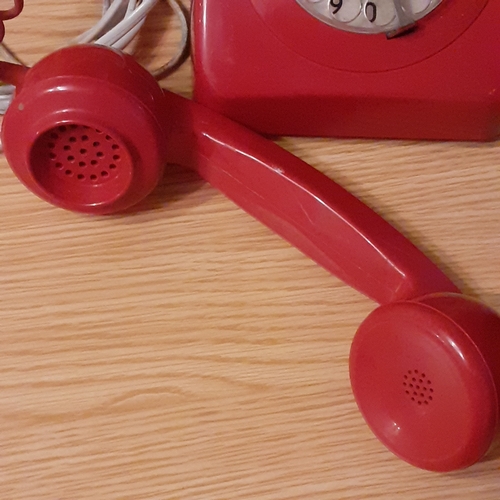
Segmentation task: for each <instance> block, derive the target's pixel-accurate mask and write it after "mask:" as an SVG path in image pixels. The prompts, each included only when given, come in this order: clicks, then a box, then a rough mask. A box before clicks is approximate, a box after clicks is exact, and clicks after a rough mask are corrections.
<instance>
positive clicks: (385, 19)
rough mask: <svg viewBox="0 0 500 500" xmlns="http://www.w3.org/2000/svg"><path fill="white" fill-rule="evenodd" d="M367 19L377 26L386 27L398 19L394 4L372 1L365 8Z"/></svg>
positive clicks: (379, 0) (380, 0) (378, 0)
mask: <svg viewBox="0 0 500 500" xmlns="http://www.w3.org/2000/svg"><path fill="white" fill-rule="evenodd" d="M363 14H364V15H365V17H366V19H367V20H368V21H369V22H370V23H371V24H372V25H375V26H386V25H388V24H390V23H391V22H392V21H394V19H395V18H396V8H395V7H394V4H393V3H392V2H387V1H383V0H370V1H368V2H366V3H365V5H364V7H363Z"/></svg>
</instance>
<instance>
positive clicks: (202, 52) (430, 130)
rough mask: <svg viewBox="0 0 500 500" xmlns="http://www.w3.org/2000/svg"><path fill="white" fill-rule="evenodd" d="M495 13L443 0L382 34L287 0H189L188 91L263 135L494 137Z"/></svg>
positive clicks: (498, 126) (497, 9) (497, 119)
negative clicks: (411, 25)
mask: <svg viewBox="0 0 500 500" xmlns="http://www.w3.org/2000/svg"><path fill="white" fill-rule="evenodd" d="M499 18H500V3H499V2H496V1H493V0H489V1H488V0H474V1H470V0H445V1H444V2H443V3H442V5H440V6H439V7H437V8H436V9H435V11H433V12H432V13H431V14H429V15H428V16H427V17H425V18H424V19H422V20H421V21H419V22H418V28H417V29H416V30H415V31H413V32H410V33H408V34H406V35H404V36H401V37H398V38H394V39H391V40H388V39H387V38H386V37H385V35H383V34H381V35H362V34H355V33H348V32H345V31H341V30H338V29H335V28H332V27H330V26H328V25H326V24H324V23H322V22H320V21H318V20H317V19H315V18H313V17H312V16H311V15H310V14H308V13H307V12H306V11H305V10H304V9H303V8H301V7H300V6H299V5H298V4H297V2H296V1H295V0H274V1H272V2H269V1H267V0H241V1H238V2H233V1H231V0H221V1H219V2H211V1H209V0H195V1H194V2H193V18H192V26H193V61H194V69H195V98H196V100H198V101H199V102H201V103H203V104H205V105H206V106H209V107H211V108H212V109H214V110H216V111H218V112H220V113H222V114H224V115H226V116H228V117H230V118H232V119H234V120H235V121H238V122H240V123H242V124H245V125H246V126H248V127H250V128H252V129H254V130H256V131H259V132H262V133H266V134H271V135H298V136H330V137H373V138H404V139H439V140H478V141H487V140H493V139H496V138H497V137H498V136H499V135H500V90H499V89H500V65H499V64H498V61H499V60H500V37H498V27H497V20H498V19H499Z"/></svg>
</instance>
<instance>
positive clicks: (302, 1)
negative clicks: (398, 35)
mask: <svg viewBox="0 0 500 500" xmlns="http://www.w3.org/2000/svg"><path fill="white" fill-rule="evenodd" d="M297 2H298V3H299V5H301V6H302V7H303V8H304V9H305V10H307V11H308V12H309V13H310V14H312V15H313V16H314V17H316V18H317V19H319V20H320V21H323V22H324V23H326V24H329V25H330V26H333V27H335V28H339V29H342V30H345V31H353V32H356V33H368V34H370V33H391V32H397V31H398V30H402V29H404V28H405V27H408V26H412V25H413V24H414V23H415V22H416V21H418V20H419V19H422V18H423V17H424V16H426V15H427V14H429V12H431V11H432V10H434V9H435V8H436V7H437V6H438V5H439V4H440V3H441V2H442V0H297Z"/></svg>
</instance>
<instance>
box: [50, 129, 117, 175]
mask: <svg viewBox="0 0 500 500" xmlns="http://www.w3.org/2000/svg"><path fill="white" fill-rule="evenodd" d="M42 140H43V143H44V148H45V152H46V153H45V154H46V161H48V164H49V166H50V168H52V169H54V172H55V173H56V175H58V176H62V177H61V179H63V178H64V180H65V182H75V183H78V184H80V185H81V184H82V183H84V184H85V183H89V184H91V185H95V184H101V183H104V182H110V181H112V180H113V179H114V178H116V177H117V176H118V175H119V173H120V163H121V155H120V153H121V151H120V145H119V144H118V143H117V141H115V140H114V139H113V137H112V136H111V135H109V134H106V135H103V132H102V131H101V130H99V129H95V128H91V127H88V126H83V125H77V124H69V125H60V126H58V127H56V128H54V129H52V130H50V131H49V132H47V133H45V134H44V138H43V139H42ZM68 153H69V154H68ZM75 164H77V165H78V167H79V168H78V170H79V171H78V175H73V170H72V169H71V168H73V167H72V166H73V165H75ZM70 165H71V168H69V167H70ZM69 172H70V173H69Z"/></svg>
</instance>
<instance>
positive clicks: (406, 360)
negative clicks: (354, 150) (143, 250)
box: [0, 46, 500, 471]
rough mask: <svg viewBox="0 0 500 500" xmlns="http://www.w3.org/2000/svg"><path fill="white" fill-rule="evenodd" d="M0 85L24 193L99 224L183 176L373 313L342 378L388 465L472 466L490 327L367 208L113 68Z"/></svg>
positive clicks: (495, 345) (62, 61) (489, 357)
mask: <svg viewBox="0 0 500 500" xmlns="http://www.w3.org/2000/svg"><path fill="white" fill-rule="evenodd" d="M104 69H105V70H104ZM0 77H1V78H2V79H3V80H4V81H7V82H9V83H11V84H13V85H16V86H17V92H16V96H15V98H14V100H13V102H12V104H11V106H10V107H9V109H8V110H7V113H6V115H5V117H4V121H3V125H2V141H3V146H4V150H5V155H6V157H7V160H8V162H9V164H10V166H11V167H12V169H13V171H14V172H15V173H16V175H17V176H18V178H19V179H20V180H21V181H22V182H23V183H24V184H25V186H26V187H27V188H28V189H30V190H31V191H33V192H34V193H35V194H37V195H38V196H39V197H41V198H42V199H44V200H46V201H48V202H50V203H53V204H54V205H57V206H60V207H63V208H65V209H69V210H74V211H78V212H85V213H91V214H106V213H113V212H116V211H121V210H125V209H126V208H127V207H130V206H132V205H134V204H135V203H137V202H138V201H140V200H141V199H142V198H144V197H145V196H147V195H148V193H150V192H151V190H152V189H153V188H154V187H155V185H156V184H157V182H158V181H159V179H160V177H161V175H162V170H163V166H164V164H165V163H166V162H167V161H168V162H173V163H178V164H181V165H185V166H187V167H190V168H192V169H194V170H195V171H196V172H198V173H199V174H200V175H201V176H202V177H203V178H204V179H206V180H207V181H208V182H209V183H211V184H212V185H213V186H214V187H215V188H217V189H219V190H220V191H221V192H222V193H224V194H225V195H226V196H228V197H229V198H231V199H232V200H233V201H234V202H235V203H237V204H238V205H239V206H241V207H242V208H243V209H245V210H246V211H248V212H249V213H250V214H252V215H253V216H254V217H256V218H257V219H258V220H260V221H262V222H263V223H264V224H266V225H267V226H268V227H270V228H271V229H272V230H274V231H275V232H276V233H277V234H279V235H281V236H283V237H284V238H286V239H287V240H288V241H289V242H291V243H292V244H294V245H295V246H297V247H298V248H299V249H300V250H302V251H303V252H304V253H305V254H307V255H308V256H310V257H311V258H313V259H314V260H315V261H316V262H318V263H319V264H321V265H322V266H324V267H325V268H326V269H328V270H329V271H330V272H332V273H333V274H335V275H336V276H338V277H339V278H341V279H342V280H344V281H345V282H346V283H348V284H349V285H351V286H353V287H354V288H356V289H357V290H359V291H360V292H362V293H364V294H366V295H367V296H369V297H371V298H372V299H373V300H375V301H376V302H378V303H379V304H382V305H381V306H380V307H379V308H378V309H376V310H375V311H374V312H373V313H372V314H370V316H369V317H368V318H367V319H366V320H365V321H364V322H363V323H362V325H361V326H360V328H359V330H358V332H357V333H356V335H355V338H354V341H353V345H352V349H351V356H350V376H351V383H352V388H353V392H354V396H355V398H356V401H357V403H358V406H359V408H360V410H361V412H362V414H363V416H364V418H365V419H366V421H367V423H368V425H369V426H370V427H371V429H372V430H373V432H374V433H375V435H376V436H377V437H378V438H379V439H380V440H381V441H382V442H383V443H384V444H385V445H386V446H387V447H388V448H389V449H390V450H391V451H393V452H394V453H395V454H396V455H398V456H399V457H401V458H402V459H404V460H406V461H407V462H409V463H411V464H413V465H415V466H417V467H421V468H425V469H429V470H435V471H448V470H454V469H459V468H463V467H467V466H469V465H471V464H473V463H475V462H476V461H478V460H480V459H481V458H482V457H483V456H484V454H485V453H486V452H487V450H488V448H489V446H490V444H491V442H492V440H493V436H494V433H495V430H496V427H497V424H498V421H499V394H500V317H499V316H497V314H496V313H495V312H493V311H492V310H491V309H488V308H487V307H486V306H484V305H482V304H480V303H478V302H476V301H475V300H473V299H470V298H467V297H465V296H464V295H462V294H461V293H460V291H459V290H458V289H457V288H456V286H455V285H454V284H453V283H452V282H451V281H450V280H449V279H448V278H447V277H446V276H445V275H444V274H443V273H442V272H441V271H440V270H439V269H438V268H437V267H436V266H435V265H434V264H433V263H432V262H431V261H430V260H429V259H428V258H427V257H425V256H424V255H423V254H422V253H421V252H420V251H419V250H417V248H416V247H415V246H414V245H413V244H411V243H410V242H409V241H408V240H407V239H406V238H404V237H403V236H402V235H401V234H400V233H398V232H397V231H396V230H395V229H394V228H393V227H392V226H390V225H389V224H388V223H387V222H385V221H384V220H383V219H382V218H381V217H379V216H378V215H376V214H375V213H374V212H373V211H372V210H370V209H369V208H368V207H367V206H365V205H364V204H363V203H361V202H360V201H359V200H358V199H356V198H355V197H354V196H352V195H351V194H349V193H348V192H347V191H346V190H344V189H343V188H342V187H340V186H339V185H338V184H336V183H335V182H333V181H332V180H330V179H329V178H327V177H326V176H325V175H323V174H321V173H319V172H318V171H316V170H315V169H314V168H312V167H311V166H309V165H307V164H306V163H304V162H303V161H302V160H300V159H298V158H296V157H295V156H293V155H292V154H290V153H288V152H286V151H285V150H283V149H281V148H280V147H279V146H277V145H276V144H275V143H273V142H270V141H268V140H266V139H265V138H263V137H261V136H259V135H257V134H255V133H254V132H251V131H249V130H248V129H246V128H244V127H243V126H241V125H239V124H237V123H235V122H233V121H231V120H230V119H228V118H226V117H224V116H222V115H220V114H218V113H216V112H214V111H211V110H209V109H207V108H205V107H204V106H202V105H200V104H198V103H196V102H193V101H189V100H187V99H185V98H182V97H180V96H177V95H175V94H173V93H171V92H168V91H166V90H162V89H161V88H160V87H159V86H158V84H157V83H156V81H155V80H154V78H153V77H152V76H151V75H150V74H149V73H148V72H147V71H146V70H144V69H143V68H142V67H141V66H140V65H139V64H138V63H137V62H135V61H134V59H133V58H132V57H130V56H128V55H126V54H123V53H121V52H118V51H115V50H112V49H108V48H104V47H99V46H74V47H69V48H65V49H62V50H59V51H57V52H55V53H53V54H51V55H49V56H47V57H46V58H44V59H43V60H41V61H40V62H38V63H37V64H36V65H35V66H34V67H33V68H31V69H27V68H24V67H21V66H15V65H12V64H9V63H5V62H3V63H0Z"/></svg>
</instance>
